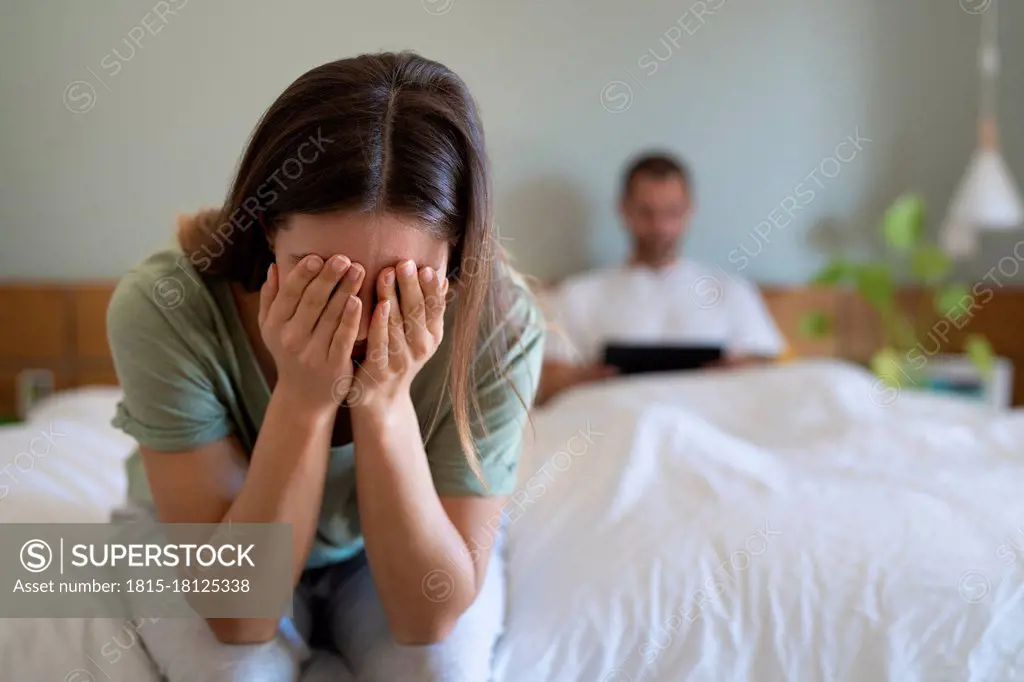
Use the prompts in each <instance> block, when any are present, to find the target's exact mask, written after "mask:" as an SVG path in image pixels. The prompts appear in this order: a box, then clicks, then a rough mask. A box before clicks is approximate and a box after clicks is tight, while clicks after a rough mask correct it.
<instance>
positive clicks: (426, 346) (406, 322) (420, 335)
mask: <svg viewBox="0 0 1024 682" xmlns="http://www.w3.org/2000/svg"><path fill="white" fill-rule="evenodd" d="M424 279H429V280H430V281H429V282H427V284H428V285H429V284H430V283H431V282H433V281H434V280H435V279H436V277H435V276H434V271H433V269H431V268H424V269H423V270H420V271H417V270H416V264H415V263H413V262H412V261H411V260H407V261H403V262H402V263H399V265H398V291H399V299H400V300H401V304H402V329H403V331H404V332H405V341H406V343H408V344H409V346H410V347H411V348H412V350H413V351H414V352H415V353H417V354H423V353H427V352H429V351H430V346H431V344H430V337H429V333H428V332H427V315H426V304H425V303H424V300H423V288H422V286H421V284H420V282H421V281H423V280H424Z"/></svg>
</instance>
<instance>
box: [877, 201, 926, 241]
mask: <svg viewBox="0 0 1024 682" xmlns="http://www.w3.org/2000/svg"><path fill="white" fill-rule="evenodd" d="M923 232H924V201H923V200H922V199H921V197H920V196H918V195H916V194H904V195H902V196H900V197H899V198H898V199H896V201H894V202H893V203H892V205H891V206H889V208H888V209H886V211H885V217H884V218H883V219H882V234H883V236H884V237H885V243H886V244H887V245H888V246H889V248H891V249H894V250H895V251H899V252H902V253H905V252H907V251H910V250H911V249H913V248H914V246H916V245H917V243H918V240H920V238H921V235H922V234H923Z"/></svg>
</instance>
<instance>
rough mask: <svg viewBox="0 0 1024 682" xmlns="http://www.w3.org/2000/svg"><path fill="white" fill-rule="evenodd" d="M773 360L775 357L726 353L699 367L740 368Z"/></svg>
mask: <svg viewBox="0 0 1024 682" xmlns="http://www.w3.org/2000/svg"><path fill="white" fill-rule="evenodd" d="M774 361H775V358H769V357H765V356H763V355H727V356H724V357H722V358H719V359H718V360H712V361H711V362H707V363H704V364H703V365H701V369H741V368H743V367H756V366H758V365H767V364H769V363H772V362H774Z"/></svg>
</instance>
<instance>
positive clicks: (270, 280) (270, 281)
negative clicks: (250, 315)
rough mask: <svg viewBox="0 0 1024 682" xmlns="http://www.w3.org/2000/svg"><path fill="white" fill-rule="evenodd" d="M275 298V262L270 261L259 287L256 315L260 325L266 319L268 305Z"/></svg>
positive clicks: (268, 311) (268, 309) (268, 310)
mask: <svg viewBox="0 0 1024 682" xmlns="http://www.w3.org/2000/svg"><path fill="white" fill-rule="evenodd" d="M275 298H277V263H271V264H270V267H269V268H267V279H266V280H264V282H263V286H262V287H260V312H259V315H258V317H257V320H259V324H260V327H262V326H263V323H264V322H266V321H267V315H268V314H269V313H270V306H271V304H272V303H273V302H274V299H275Z"/></svg>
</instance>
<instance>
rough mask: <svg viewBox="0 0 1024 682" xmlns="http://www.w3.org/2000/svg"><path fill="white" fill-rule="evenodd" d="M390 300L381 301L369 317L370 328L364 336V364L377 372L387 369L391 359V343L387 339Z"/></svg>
mask: <svg viewBox="0 0 1024 682" xmlns="http://www.w3.org/2000/svg"><path fill="white" fill-rule="evenodd" d="M391 310H392V308H391V301H381V302H380V303H378V304H377V307H376V308H375V309H374V311H373V317H372V318H370V329H369V331H368V332H367V337H366V349H367V353H366V364H368V365H369V366H370V368H371V369H373V370H375V371H377V372H384V371H386V370H387V369H388V367H389V365H390V360H391V354H390V349H391V344H390V342H389V339H388V329H389V327H390V325H389V324H388V318H389V317H390V313H391Z"/></svg>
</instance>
